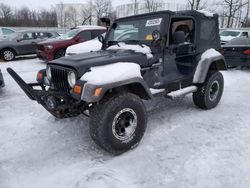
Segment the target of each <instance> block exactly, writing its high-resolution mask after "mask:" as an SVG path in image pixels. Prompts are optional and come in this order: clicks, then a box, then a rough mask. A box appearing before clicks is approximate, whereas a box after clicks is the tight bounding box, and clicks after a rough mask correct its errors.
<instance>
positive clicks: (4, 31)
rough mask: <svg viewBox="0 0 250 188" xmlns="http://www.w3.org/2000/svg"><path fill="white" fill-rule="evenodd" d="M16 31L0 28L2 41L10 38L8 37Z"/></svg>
mask: <svg viewBox="0 0 250 188" xmlns="http://www.w3.org/2000/svg"><path fill="white" fill-rule="evenodd" d="M14 32H15V31H14V30H13V29H11V28H8V27H0V40H3V39H6V38H8V36H9V35H10V34H12V33H14Z"/></svg>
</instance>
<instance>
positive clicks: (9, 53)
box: [1, 49, 15, 61]
mask: <svg viewBox="0 0 250 188" xmlns="http://www.w3.org/2000/svg"><path fill="white" fill-rule="evenodd" d="M1 55H2V58H3V60H4V61H13V60H14V59H15V52H13V50H10V49H5V50H3V51H2V54H1Z"/></svg>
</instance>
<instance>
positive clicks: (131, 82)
mask: <svg viewBox="0 0 250 188" xmlns="http://www.w3.org/2000/svg"><path fill="white" fill-rule="evenodd" d="M121 87H124V88H126V89H128V90H129V92H131V93H134V94H136V95H138V96H139V97H141V98H143V99H152V98H153V96H152V93H151V92H150V90H149V87H148V85H147V84H146V83H145V81H144V80H143V79H142V78H139V77H135V78H130V79H127V80H123V81H119V82H114V83H108V84H104V85H95V84H89V83H86V84H85V85H84V86H83V91H82V96H81V100H83V101H85V102H88V103H92V102H98V101H100V100H101V99H102V98H103V97H104V95H105V94H106V93H107V92H108V91H110V90H113V89H116V88H121ZM97 88H101V94H100V95H99V96H94V93H95V90H96V89H97Z"/></svg>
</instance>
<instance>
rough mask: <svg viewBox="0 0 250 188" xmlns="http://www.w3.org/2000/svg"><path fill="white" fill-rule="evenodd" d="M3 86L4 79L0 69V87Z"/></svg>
mask: <svg viewBox="0 0 250 188" xmlns="http://www.w3.org/2000/svg"><path fill="white" fill-rule="evenodd" d="M2 87H4V80H3V75H2V72H1V69H0V88H2Z"/></svg>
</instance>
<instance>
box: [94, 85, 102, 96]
mask: <svg viewBox="0 0 250 188" xmlns="http://www.w3.org/2000/svg"><path fill="white" fill-rule="evenodd" d="M101 92H102V88H101V87H98V88H96V89H95V92H94V96H95V97H99V96H100V95H101Z"/></svg>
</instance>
